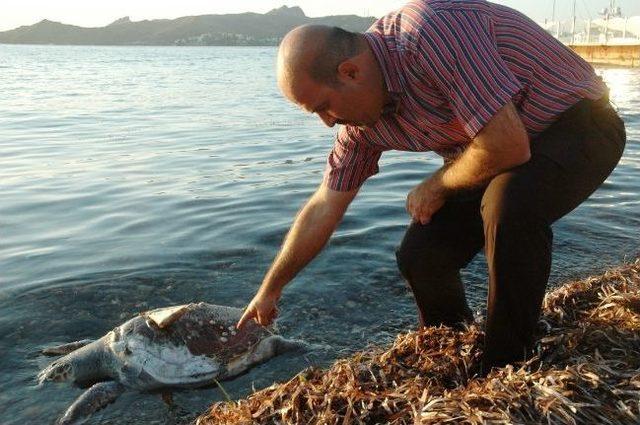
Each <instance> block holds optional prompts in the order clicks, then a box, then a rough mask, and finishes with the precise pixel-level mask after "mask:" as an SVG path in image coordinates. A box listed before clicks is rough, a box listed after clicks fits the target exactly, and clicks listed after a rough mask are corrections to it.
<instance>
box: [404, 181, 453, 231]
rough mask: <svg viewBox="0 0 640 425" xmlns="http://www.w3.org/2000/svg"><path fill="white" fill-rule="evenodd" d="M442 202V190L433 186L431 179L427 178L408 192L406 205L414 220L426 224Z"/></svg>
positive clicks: (443, 200)
mask: <svg viewBox="0 0 640 425" xmlns="http://www.w3.org/2000/svg"><path fill="white" fill-rule="evenodd" d="M444 202H445V196H444V194H443V192H442V191H439V190H437V189H435V188H434V184H433V180H432V179H427V180H425V181H423V182H422V183H420V184H419V185H417V186H416V187H414V188H413V189H412V190H411V192H409V194H408V195H407V205H406V207H407V212H408V213H409V215H410V216H411V217H413V220H414V221H416V222H420V223H422V224H427V223H429V222H430V221H431V217H432V216H433V215H434V214H435V213H436V211H438V210H439V209H440V208H442V206H443V205H444Z"/></svg>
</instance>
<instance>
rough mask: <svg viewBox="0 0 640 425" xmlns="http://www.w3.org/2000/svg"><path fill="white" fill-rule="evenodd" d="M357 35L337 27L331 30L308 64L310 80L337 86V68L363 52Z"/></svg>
mask: <svg viewBox="0 0 640 425" xmlns="http://www.w3.org/2000/svg"><path fill="white" fill-rule="evenodd" d="M358 35H359V34H358V33H354V32H350V31H347V30H344V29H342V28H339V27H333V28H331V29H330V30H329V31H328V33H327V35H326V37H325V39H324V40H323V41H324V42H323V43H322V44H321V46H320V47H319V48H318V53H317V55H316V57H315V58H314V59H313V60H312V61H311V63H310V69H309V75H310V76H311V78H313V79H314V80H315V81H317V82H319V83H321V84H327V85H330V86H336V85H338V66H339V65H340V64H341V63H342V62H344V61H345V60H347V59H350V58H352V57H354V56H356V55H358V54H360V53H361V52H362V51H363V50H364V46H363V44H362V43H361V41H360V39H359V37H358Z"/></svg>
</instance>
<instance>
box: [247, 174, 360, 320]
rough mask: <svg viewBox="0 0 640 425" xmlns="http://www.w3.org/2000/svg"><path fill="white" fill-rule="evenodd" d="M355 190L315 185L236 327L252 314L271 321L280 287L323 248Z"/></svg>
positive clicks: (275, 310) (257, 317)
mask: <svg viewBox="0 0 640 425" xmlns="http://www.w3.org/2000/svg"><path fill="white" fill-rule="evenodd" d="M357 193H358V189H354V190H351V191H349V192H338V191H335V190H331V189H329V188H327V187H326V186H325V185H324V184H323V185H321V186H320V187H319V188H318V190H317V191H316V192H315V193H314V194H313V196H311V198H310V199H309V200H308V201H307V203H306V204H305V205H304V207H303V208H302V209H301V210H300V212H299V213H298V215H297V217H296V219H295V220H294V222H293V225H292V226H291V229H290V230H289V233H288V234H287V236H286V238H285V240H284V243H283V244H282V248H281V249H280V252H279V253H278V255H277V256H276V259H275V260H274V262H273V264H272V265H271V267H270V268H269V271H268V272H267V274H266V276H265V277H264V280H263V281H262V285H260V289H258V292H257V293H256V295H255V296H254V297H253V300H252V301H251V302H250V303H249V305H248V306H247V308H246V309H245V312H244V314H243V315H242V318H241V319H240V321H239V322H238V325H237V327H238V328H240V327H241V326H243V324H244V323H245V322H246V321H247V320H249V319H252V318H255V319H256V321H257V322H258V323H260V324H261V325H263V326H266V325H268V324H270V323H271V322H272V320H273V319H274V318H275V316H276V314H277V309H276V303H277V302H278V299H279V298H280V294H281V293H282V289H283V288H284V286H285V285H286V284H287V283H289V282H290V281H291V280H292V279H293V278H294V277H295V276H296V275H297V274H298V272H300V271H301V270H302V269H303V268H304V267H305V266H306V265H307V264H308V263H309V262H310V261H311V260H313V258H314V257H315V256H316V255H318V253H319V252H320V251H321V250H322V248H323V247H324V245H325V244H326V243H327V241H328V240H329V238H330V237H331V235H332V234H333V232H334V230H335V229H336V227H337V226H338V223H339V222H340V220H341V219H342V216H343V215H344V213H345V211H346V210H347V207H348V206H349V204H350V203H351V201H352V200H353V198H354V197H355V196H356V194H357Z"/></svg>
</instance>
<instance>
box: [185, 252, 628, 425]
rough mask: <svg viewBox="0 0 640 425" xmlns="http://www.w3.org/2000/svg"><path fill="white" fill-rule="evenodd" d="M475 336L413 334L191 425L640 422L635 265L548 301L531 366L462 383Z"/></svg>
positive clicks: (477, 329) (472, 330)
mask: <svg viewBox="0 0 640 425" xmlns="http://www.w3.org/2000/svg"><path fill="white" fill-rule="evenodd" d="M482 336H483V334H482V332H481V325H480V324H475V325H472V326H470V327H469V328H468V329H466V330H464V331H457V330H453V329H450V328H447V327H438V328H435V327H430V328H425V329H421V330H418V331H415V332H408V333H406V334H402V335H399V336H398V337H397V338H396V340H395V342H394V343H393V344H392V346H391V347H389V348H387V349H385V350H383V349H375V350H369V351H364V352H359V353H357V354H355V355H353V356H352V357H350V358H348V359H344V360H339V361H337V362H335V363H334V364H333V366H332V367H331V368H330V369H328V370H319V369H314V368H309V369H307V370H305V371H303V372H301V373H299V374H298V375H296V376H295V377H294V378H293V379H291V380H289V381H288V382H284V383H279V384H274V385H272V386H270V387H268V388H265V389H263V390H261V391H258V392H255V393H253V394H252V395H250V396H249V397H247V398H246V399H242V400H238V401H234V402H219V403H215V404H214V405H212V406H211V408H210V409H209V411H208V412H206V413H205V414H203V415H202V416H200V417H199V418H198V419H197V424H198V425H208V424H336V425H338V424H340V425H342V424H375V423H383V424H435V423H438V424H441V423H443V424H446V423H456V424H513V423H553V424H595V423H597V424H638V423H640V259H638V260H635V262H634V263H632V264H627V265H624V266H622V267H619V268H616V269H613V270H609V271H607V272H605V273H604V274H602V275H600V276H594V277H590V278H587V279H583V280H580V281H574V282H569V283H567V284H565V285H563V286H561V287H560V288H558V289H556V290H554V291H552V292H550V293H548V294H547V296H546V297H545V301H544V305H543V313H542V316H541V318H540V333H539V343H538V346H537V350H536V355H535V356H534V357H533V358H532V359H531V360H529V361H528V362H526V363H521V364H517V365H515V366H514V365H508V366H506V367H504V368H500V369H494V370H493V371H491V372H490V373H489V374H488V375H487V376H486V377H484V378H479V377H469V371H470V370H474V368H476V367H477V364H478V362H479V356H480V353H481V350H482Z"/></svg>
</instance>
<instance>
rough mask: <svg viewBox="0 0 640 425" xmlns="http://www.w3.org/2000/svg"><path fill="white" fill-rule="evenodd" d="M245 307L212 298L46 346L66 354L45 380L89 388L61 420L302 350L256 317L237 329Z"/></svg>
mask: <svg viewBox="0 0 640 425" xmlns="http://www.w3.org/2000/svg"><path fill="white" fill-rule="evenodd" d="M241 315H242V310H241V309H238V308H233V307H225V306H219V305H212V304H207V303H203V302H201V303H197V304H186V305H180V306H173V307H165V308H159V309H156V310H151V311H147V312H144V313H141V314H139V315H138V316H136V317H134V318H133V319H131V320H129V321H127V322H125V323H123V324H122V325H120V326H118V327H116V328H115V329H113V330H112V331H110V332H109V333H107V334H106V335H105V336H103V337H102V338H100V339H98V340H97V341H91V340H82V341H77V342H73V343H70V344H65V345H61V346H57V347H52V348H48V349H45V350H43V353H44V354H47V355H62V354H66V355H65V356H64V357H61V358H59V359H57V360H56V361H54V362H53V363H51V364H50V365H49V366H47V367H46V368H45V369H44V370H43V371H41V372H40V373H39V375H38V380H39V382H40V384H42V383H44V382H45V381H56V382H59V381H73V382H74V383H76V384H78V385H80V386H89V385H91V386H90V387H89V388H88V389H87V391H85V392H84V393H83V394H82V395H81V396H80V397H78V399H77V400H76V401H75V402H74V403H73V404H72V405H71V406H70V407H69V408H68V409H67V411H66V413H65V414H64V416H63V417H62V418H61V419H60V420H59V422H58V423H59V424H73V423H79V422H82V421H83V420H85V419H86V418H88V417H89V416H90V415H91V414H92V413H94V412H95V411H97V410H99V409H101V408H102V407H104V406H106V405H107V404H109V403H111V402H113V401H115V399H116V398H117V397H118V396H119V395H120V394H121V393H122V392H123V391H125V390H127V389H135V390H139V391H154V390H160V391H164V390H165V389H168V390H170V389H171V388H195V387H203V386H208V385H209V386H210V385H213V384H214V383H215V382H216V381H217V380H223V379H229V378H231V377H234V376H236V375H238V374H240V373H242V372H244V371H246V370H247V369H249V368H250V367H251V366H253V365H255V364H257V363H260V362H263V361H265V360H267V359H269V358H271V357H273V356H275V355H277V354H280V353H282V352H285V351H288V350H292V349H297V348H301V347H303V346H304V345H303V344H302V343H301V342H298V341H291V340H287V339H285V338H283V337H281V336H279V335H275V334H274V333H273V331H272V329H267V328H265V327H262V326H260V325H258V324H257V323H255V322H254V321H253V320H251V321H249V322H247V324H246V325H245V326H244V327H243V328H242V329H241V330H237V329H236V328H235V324H236V323H237V322H238V320H239V319H240V317H241Z"/></svg>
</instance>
